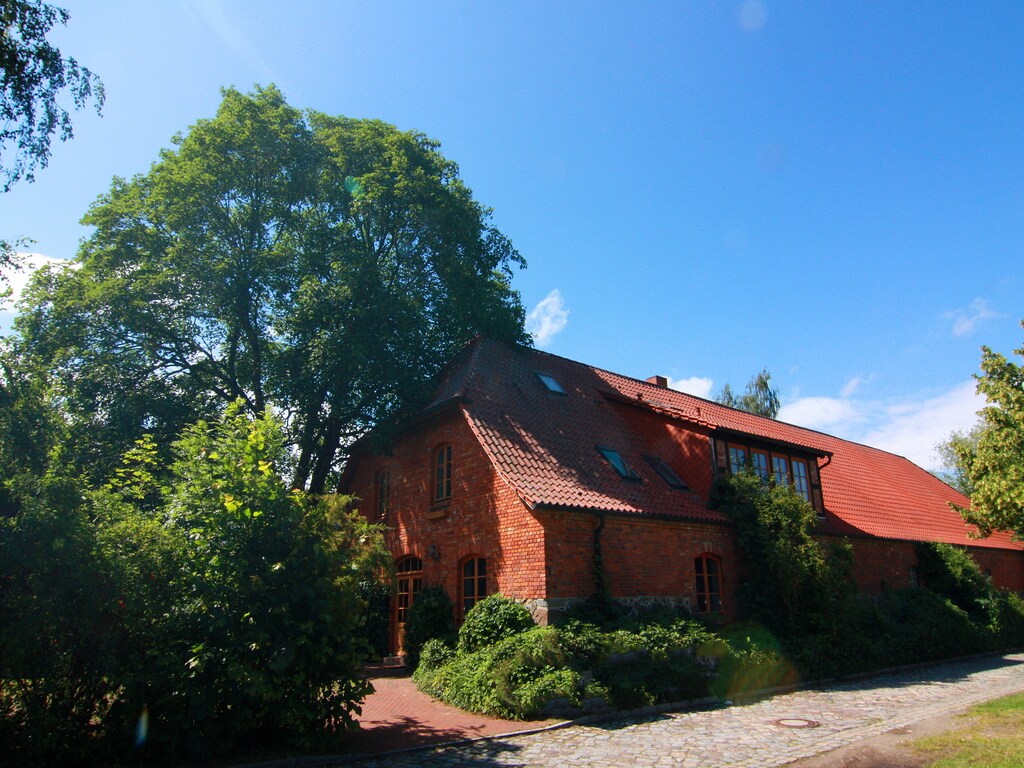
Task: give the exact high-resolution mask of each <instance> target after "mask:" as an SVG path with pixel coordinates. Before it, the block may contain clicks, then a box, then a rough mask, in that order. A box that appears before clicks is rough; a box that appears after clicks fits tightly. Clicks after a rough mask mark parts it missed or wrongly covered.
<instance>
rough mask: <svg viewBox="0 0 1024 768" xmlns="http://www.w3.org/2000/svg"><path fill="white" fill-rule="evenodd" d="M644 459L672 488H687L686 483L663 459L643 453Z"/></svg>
mask: <svg viewBox="0 0 1024 768" xmlns="http://www.w3.org/2000/svg"><path fill="white" fill-rule="evenodd" d="M644 461H646V462H647V463H648V464H650V465H651V469H653V470H654V471H655V472H657V473H658V474H659V475H661V479H662V480H664V481H665V482H666V483H668V484H669V485H670V486H671V487H672V488H679V489H680V490H684V491H685V490H686V489H687V485H686V483H684V482H683V479H682V478H681V477H679V475H677V474H676V472H675V470H674V469H672V467H670V466H669V465H668V464H666V463H665V461H664V459H662V458H660V457H658V456H648V455H645V456H644Z"/></svg>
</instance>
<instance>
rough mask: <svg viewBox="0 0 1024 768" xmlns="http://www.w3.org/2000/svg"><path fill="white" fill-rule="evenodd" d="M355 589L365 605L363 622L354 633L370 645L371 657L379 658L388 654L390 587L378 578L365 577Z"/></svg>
mask: <svg viewBox="0 0 1024 768" xmlns="http://www.w3.org/2000/svg"><path fill="white" fill-rule="evenodd" d="M356 590H357V593H358V595H359V599H360V601H361V602H362V603H363V605H365V606H366V609H365V611H364V612H363V623H362V624H361V625H360V626H359V628H358V629H357V630H356V635H357V636H358V637H360V638H362V639H363V640H364V641H365V642H366V644H367V645H368V646H369V647H370V650H371V654H372V655H371V658H375V659H380V658H382V657H384V656H387V654H388V640H389V635H390V619H389V617H390V610H389V606H390V603H391V587H390V586H388V584H386V583H385V582H384V581H381V580H380V579H378V578H365V579H363V580H362V581H360V582H359V584H358V585H357V586H356Z"/></svg>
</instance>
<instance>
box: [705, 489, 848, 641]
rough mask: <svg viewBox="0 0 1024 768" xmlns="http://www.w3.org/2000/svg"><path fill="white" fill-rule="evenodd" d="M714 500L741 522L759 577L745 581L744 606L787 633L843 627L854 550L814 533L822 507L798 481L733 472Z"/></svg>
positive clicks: (746, 553) (742, 541)
mask: <svg viewBox="0 0 1024 768" xmlns="http://www.w3.org/2000/svg"><path fill="white" fill-rule="evenodd" d="M711 502H712V504H713V505H714V506H716V507H717V508H719V509H721V510H722V511H723V512H724V513H725V514H726V515H727V516H728V517H729V518H730V519H731V520H732V521H733V522H734V523H735V525H736V532H737V537H738V541H739V548H740V552H741V553H742V555H743V558H744V561H745V562H746V563H747V567H748V568H749V571H750V572H751V573H755V574H757V578H755V579H748V580H747V581H746V582H745V583H743V584H741V585H740V589H739V599H740V607H741V610H742V613H743V615H744V616H745V617H746V618H749V619H753V620H755V621H759V622H761V623H762V624H764V625H765V626H767V627H770V628H771V629H773V630H774V631H775V632H777V633H778V634H779V635H780V636H784V637H795V636H798V635H801V634H814V633H817V632H823V631H830V630H831V631H835V632H836V633H837V635H838V634H840V631H839V630H840V628H841V627H842V626H843V622H844V620H845V618H846V617H847V616H848V615H849V613H850V611H851V607H852V604H853V602H854V596H855V593H856V587H855V586H854V582H853V579H852V578H851V577H850V570H851V566H852V550H851V548H850V546H849V544H845V543H840V544H836V545H833V546H829V547H825V546H823V545H822V544H820V543H819V542H818V541H816V540H815V539H814V538H813V536H812V535H811V531H812V530H813V528H814V525H815V520H816V517H815V512H814V509H813V508H812V507H811V505H810V504H808V503H807V502H806V501H804V500H803V499H802V498H800V497H799V496H798V495H797V494H796V492H795V491H794V490H793V489H792V488H791V487H788V486H786V487H782V486H775V485H772V484H766V483H765V482H764V481H763V480H762V479H761V478H760V477H759V476H758V475H757V474H756V473H755V472H754V471H753V470H748V471H745V472H741V473H737V474H732V475H727V476H725V477H723V478H722V479H721V480H720V481H719V482H718V483H716V485H715V488H714V490H713V493H712V498H711Z"/></svg>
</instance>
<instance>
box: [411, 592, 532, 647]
mask: <svg viewBox="0 0 1024 768" xmlns="http://www.w3.org/2000/svg"><path fill="white" fill-rule="evenodd" d="M417 599H419V598H418V597H417ZM533 626H534V623H533V617H532V616H531V615H530V612H529V611H528V610H526V606H524V605H522V604H521V603H517V602H516V601H515V600H510V599H509V598H507V597H505V596H503V595H500V594H499V595H491V596H489V597H485V598H484V599H483V600H481V601H480V602H479V603H477V604H476V605H474V606H473V607H472V608H471V609H470V610H469V612H468V613H467V614H466V619H465V621H464V622H463V623H462V626H461V627H460V628H459V651H460V652H461V653H472V652H473V651H476V650H478V649H480V648H483V647H484V646H485V645H490V644H492V643H496V642H498V641H499V640H501V639H503V638H506V637H510V636H511V635H516V634H519V633H520V632H525V631H526V630H528V629H530V628H531V627H533Z"/></svg>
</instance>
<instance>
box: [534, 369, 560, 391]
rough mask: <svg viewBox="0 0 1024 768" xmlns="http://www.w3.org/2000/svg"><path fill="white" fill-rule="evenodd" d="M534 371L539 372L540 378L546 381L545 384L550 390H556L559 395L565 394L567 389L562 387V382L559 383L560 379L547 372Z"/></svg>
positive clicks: (538, 376)
mask: <svg viewBox="0 0 1024 768" xmlns="http://www.w3.org/2000/svg"><path fill="white" fill-rule="evenodd" d="M534 373H536V374H537V378H538V379H540V380H541V381H542V382H544V386H545V387H547V388H548V391H549V392H555V393H557V394H559V395H564V394H565V389H564V388H563V387H562V385H561V384H559V383H558V379H556V378H555V377H554V376H550V375H549V374H546V373H539V372H537V371H534Z"/></svg>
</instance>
